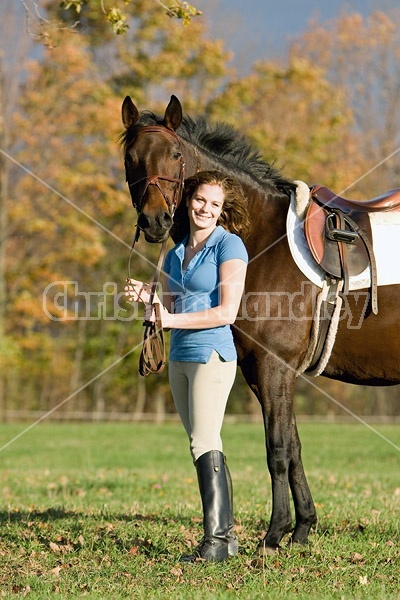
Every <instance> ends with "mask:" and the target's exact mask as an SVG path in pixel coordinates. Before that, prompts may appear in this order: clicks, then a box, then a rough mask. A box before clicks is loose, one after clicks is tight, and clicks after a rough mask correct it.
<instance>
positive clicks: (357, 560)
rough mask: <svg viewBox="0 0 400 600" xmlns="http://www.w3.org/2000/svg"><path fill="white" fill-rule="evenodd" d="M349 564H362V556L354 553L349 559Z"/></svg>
mask: <svg viewBox="0 0 400 600" xmlns="http://www.w3.org/2000/svg"><path fill="white" fill-rule="evenodd" d="M351 562H352V563H360V562H364V557H363V555H362V554H358V552H354V554H353V556H352V557H351Z"/></svg>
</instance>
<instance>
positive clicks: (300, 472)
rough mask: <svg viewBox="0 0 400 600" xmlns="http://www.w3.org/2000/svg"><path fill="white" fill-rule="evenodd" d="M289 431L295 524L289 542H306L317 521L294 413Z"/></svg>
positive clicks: (290, 473)
mask: <svg viewBox="0 0 400 600" xmlns="http://www.w3.org/2000/svg"><path fill="white" fill-rule="evenodd" d="M291 433H292V435H291V449H292V460H291V463H290V466H289V484H290V489H291V492H292V496H293V502H294V509H295V513H296V526H295V528H294V531H293V534H292V538H291V543H296V542H297V543H299V544H306V543H307V540H308V534H309V533H310V529H311V527H312V526H313V525H314V524H315V523H316V522H317V513H316V511H315V506H314V502H313V499H312V496H311V492H310V488H309V487H308V483H307V479H306V475H305V473H304V468H303V463H302V460H301V443H300V438H299V434H298V431H297V425H296V420H295V417H294V415H293V421H292V428H291Z"/></svg>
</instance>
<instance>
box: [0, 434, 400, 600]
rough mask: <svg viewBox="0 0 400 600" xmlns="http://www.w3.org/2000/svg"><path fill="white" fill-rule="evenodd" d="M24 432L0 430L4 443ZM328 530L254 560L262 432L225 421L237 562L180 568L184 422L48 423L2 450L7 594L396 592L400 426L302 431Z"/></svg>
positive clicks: (266, 488) (187, 513) (188, 469)
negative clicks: (301, 545) (302, 543)
mask: <svg viewBox="0 0 400 600" xmlns="http://www.w3.org/2000/svg"><path fill="white" fill-rule="evenodd" d="M24 429H25V426H24V425H23V424H12V425H1V426H0V446H4V445H5V444H7V443H8V442H9V441H10V440H12V439H13V438H14V437H15V436H18V435H19V434H20V433H22V432H23V431H24ZM299 429H300V435H301V439H302V443H303V459H304V465H305V468H306V472H307V476H308V479H309V483H310V487H311V490H312V492H313V497H314V500H315V502H316V505H317V510H318V516H319V523H318V526H317V528H316V529H315V530H314V531H313V532H312V534H311V536H310V544H309V546H308V547H306V548H293V549H290V550H288V549H285V550H283V551H282V552H281V553H280V554H277V555H276V556H274V557H269V558H266V559H265V560H264V561H263V562H262V561H261V562H259V561H256V560H254V557H253V552H254V550H255V548H256V545H257V542H258V540H259V539H260V538H261V537H262V535H263V533H265V530H266V527H267V523H268V518H269V514H270V509H271V492H270V485H269V476H268V474H267V470H266V464H265V450H264V439H263V428H262V425H261V424H234V425H233V424H232V425H231V424H230V425H225V427H224V432H223V437H224V443H225V452H226V454H227V455H228V458H229V465H230V469H231V472H232V477H233V481H234V490H235V507H236V510H235V512H236V518H237V531H238V535H239V538H240V546H241V547H240V554H239V556H238V557H235V558H234V559H232V560H230V561H229V562H227V563H220V564H195V565H184V564H180V563H179V560H178V558H179V555H180V553H181V552H182V551H185V550H187V549H188V547H190V546H191V544H194V543H195V542H196V540H198V539H200V537H201V514H200V500H199V495H198V491H197V483H196V476H195V470H194V467H193V464H192V462H191V459H190V456H189V452H188V445H187V441H186V438H185V435H184V433H183V430H182V428H181V426H180V425H179V424H166V425H149V424H109V423H108V424H78V425H71V424H52V423H49V424H45V423H44V424H41V425H39V426H36V427H34V428H32V429H31V430H29V431H27V432H26V433H25V434H23V435H21V436H20V437H19V438H18V439H16V440H15V442H13V443H12V444H10V445H8V446H7V447H5V448H4V449H3V450H2V451H1V452H0V461H1V477H0V490H1V497H2V500H1V506H0V518H1V535H0V595H1V597H6V598H14V597H25V596H26V597H28V598H72V597H80V596H86V597H88V598H106V599H108V598H110V599H115V598H135V599H136V598H137V599H142V598H143V599H145V598H146V599H148V598H155V599H156V598H171V599H183V598H188V599H189V598H193V599H199V600H200V599H202V600H203V599H211V598H213V599H214V598H233V597H240V598H245V599H248V598H249V599H253V598H254V599H255V598H262V597H264V596H266V597H268V598H279V599H283V598H285V599H286V598H337V599H340V598H345V599H348V598H360V599H361V598H362V599H364V598H371V599H372V598H373V599H375V598H382V599H389V598H390V599H394V598H399V597H400V583H399V581H400V572H399V562H400V554H399V537H400V536H399V512H400V511H399V501H400V477H399V473H400V469H399V465H400V452H399V450H398V449H396V447H395V446H397V447H399V446H400V429H399V428H398V427H395V426H377V427H374V428H373V430H372V429H368V428H367V427H364V426H361V425H353V426H351V425H336V424H335V425H328V424H326V425H320V424H307V425H302V426H301V427H300V428H299Z"/></svg>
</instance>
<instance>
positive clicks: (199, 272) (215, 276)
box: [164, 226, 248, 363]
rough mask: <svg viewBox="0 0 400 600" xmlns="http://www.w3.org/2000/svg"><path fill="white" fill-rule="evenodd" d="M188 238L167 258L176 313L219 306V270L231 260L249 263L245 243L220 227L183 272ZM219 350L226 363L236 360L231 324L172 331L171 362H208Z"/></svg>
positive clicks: (166, 265) (173, 249) (166, 269)
mask: <svg viewBox="0 0 400 600" xmlns="http://www.w3.org/2000/svg"><path fill="white" fill-rule="evenodd" d="M187 240H188V237H186V238H185V239H184V240H183V241H182V242H180V243H179V244H177V245H176V246H175V247H174V248H172V249H171V250H170V251H169V252H168V254H167V257H166V259H165V264H164V271H165V273H167V274H168V287H169V290H170V292H171V294H172V295H173V296H174V312H175V313H190V312H198V311H203V310H207V309H208V308H213V307H215V306H218V304H219V289H218V286H219V282H220V279H219V267H220V265H221V264H222V263H223V262H225V261H227V260H232V259H241V260H243V261H245V262H246V263H247V262H248V255H247V251H246V248H245V246H244V244H243V242H242V240H241V239H240V238H239V237H238V236H237V235H235V234H233V233H229V232H228V231H226V230H225V229H224V228H223V227H221V226H218V227H217V228H216V229H215V230H214V231H213V233H212V234H211V235H210V237H209V238H208V240H207V242H206V244H205V245H204V247H203V248H202V249H201V250H200V251H199V252H198V253H197V254H196V255H195V256H194V257H193V258H192V260H191V261H190V263H189V265H188V267H187V269H185V270H184V271H182V264H183V259H184V256H185V245H186V242H187ZM213 350H216V351H217V352H218V354H219V355H220V356H221V357H222V359H223V360H226V361H230V360H235V359H236V349H235V346H234V343H233V336H232V332H231V328H230V326H229V325H222V326H220V327H212V328H207V329H173V330H172V333H171V345H170V356H169V357H170V360H177V361H185V362H199V363H207V362H208V361H209V359H210V356H211V354H212V352H213Z"/></svg>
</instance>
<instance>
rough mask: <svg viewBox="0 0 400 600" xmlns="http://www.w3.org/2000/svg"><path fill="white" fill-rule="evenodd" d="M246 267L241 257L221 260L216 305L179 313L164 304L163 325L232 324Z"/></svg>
mask: <svg viewBox="0 0 400 600" xmlns="http://www.w3.org/2000/svg"><path fill="white" fill-rule="evenodd" d="M246 269H247V264H246V263H245V261H243V260H241V259H236V258H235V259H231V260H227V261H225V262H223V263H222V264H221V265H220V268H219V274H220V284H219V286H220V302H219V304H218V306H215V307H214V308H209V309H208V310H202V311H198V312H191V313H179V314H173V313H170V312H169V310H167V307H166V306H164V310H163V311H162V324H163V327H165V328H168V329H208V328H210V327H220V326H221V325H232V323H234V322H235V320H236V316H237V313H238V310H239V306H240V301H241V298H242V294H243V290H244V281H245V277H246ZM167 296H168V295H167ZM166 299H167V298H166ZM148 316H150V315H148Z"/></svg>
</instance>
